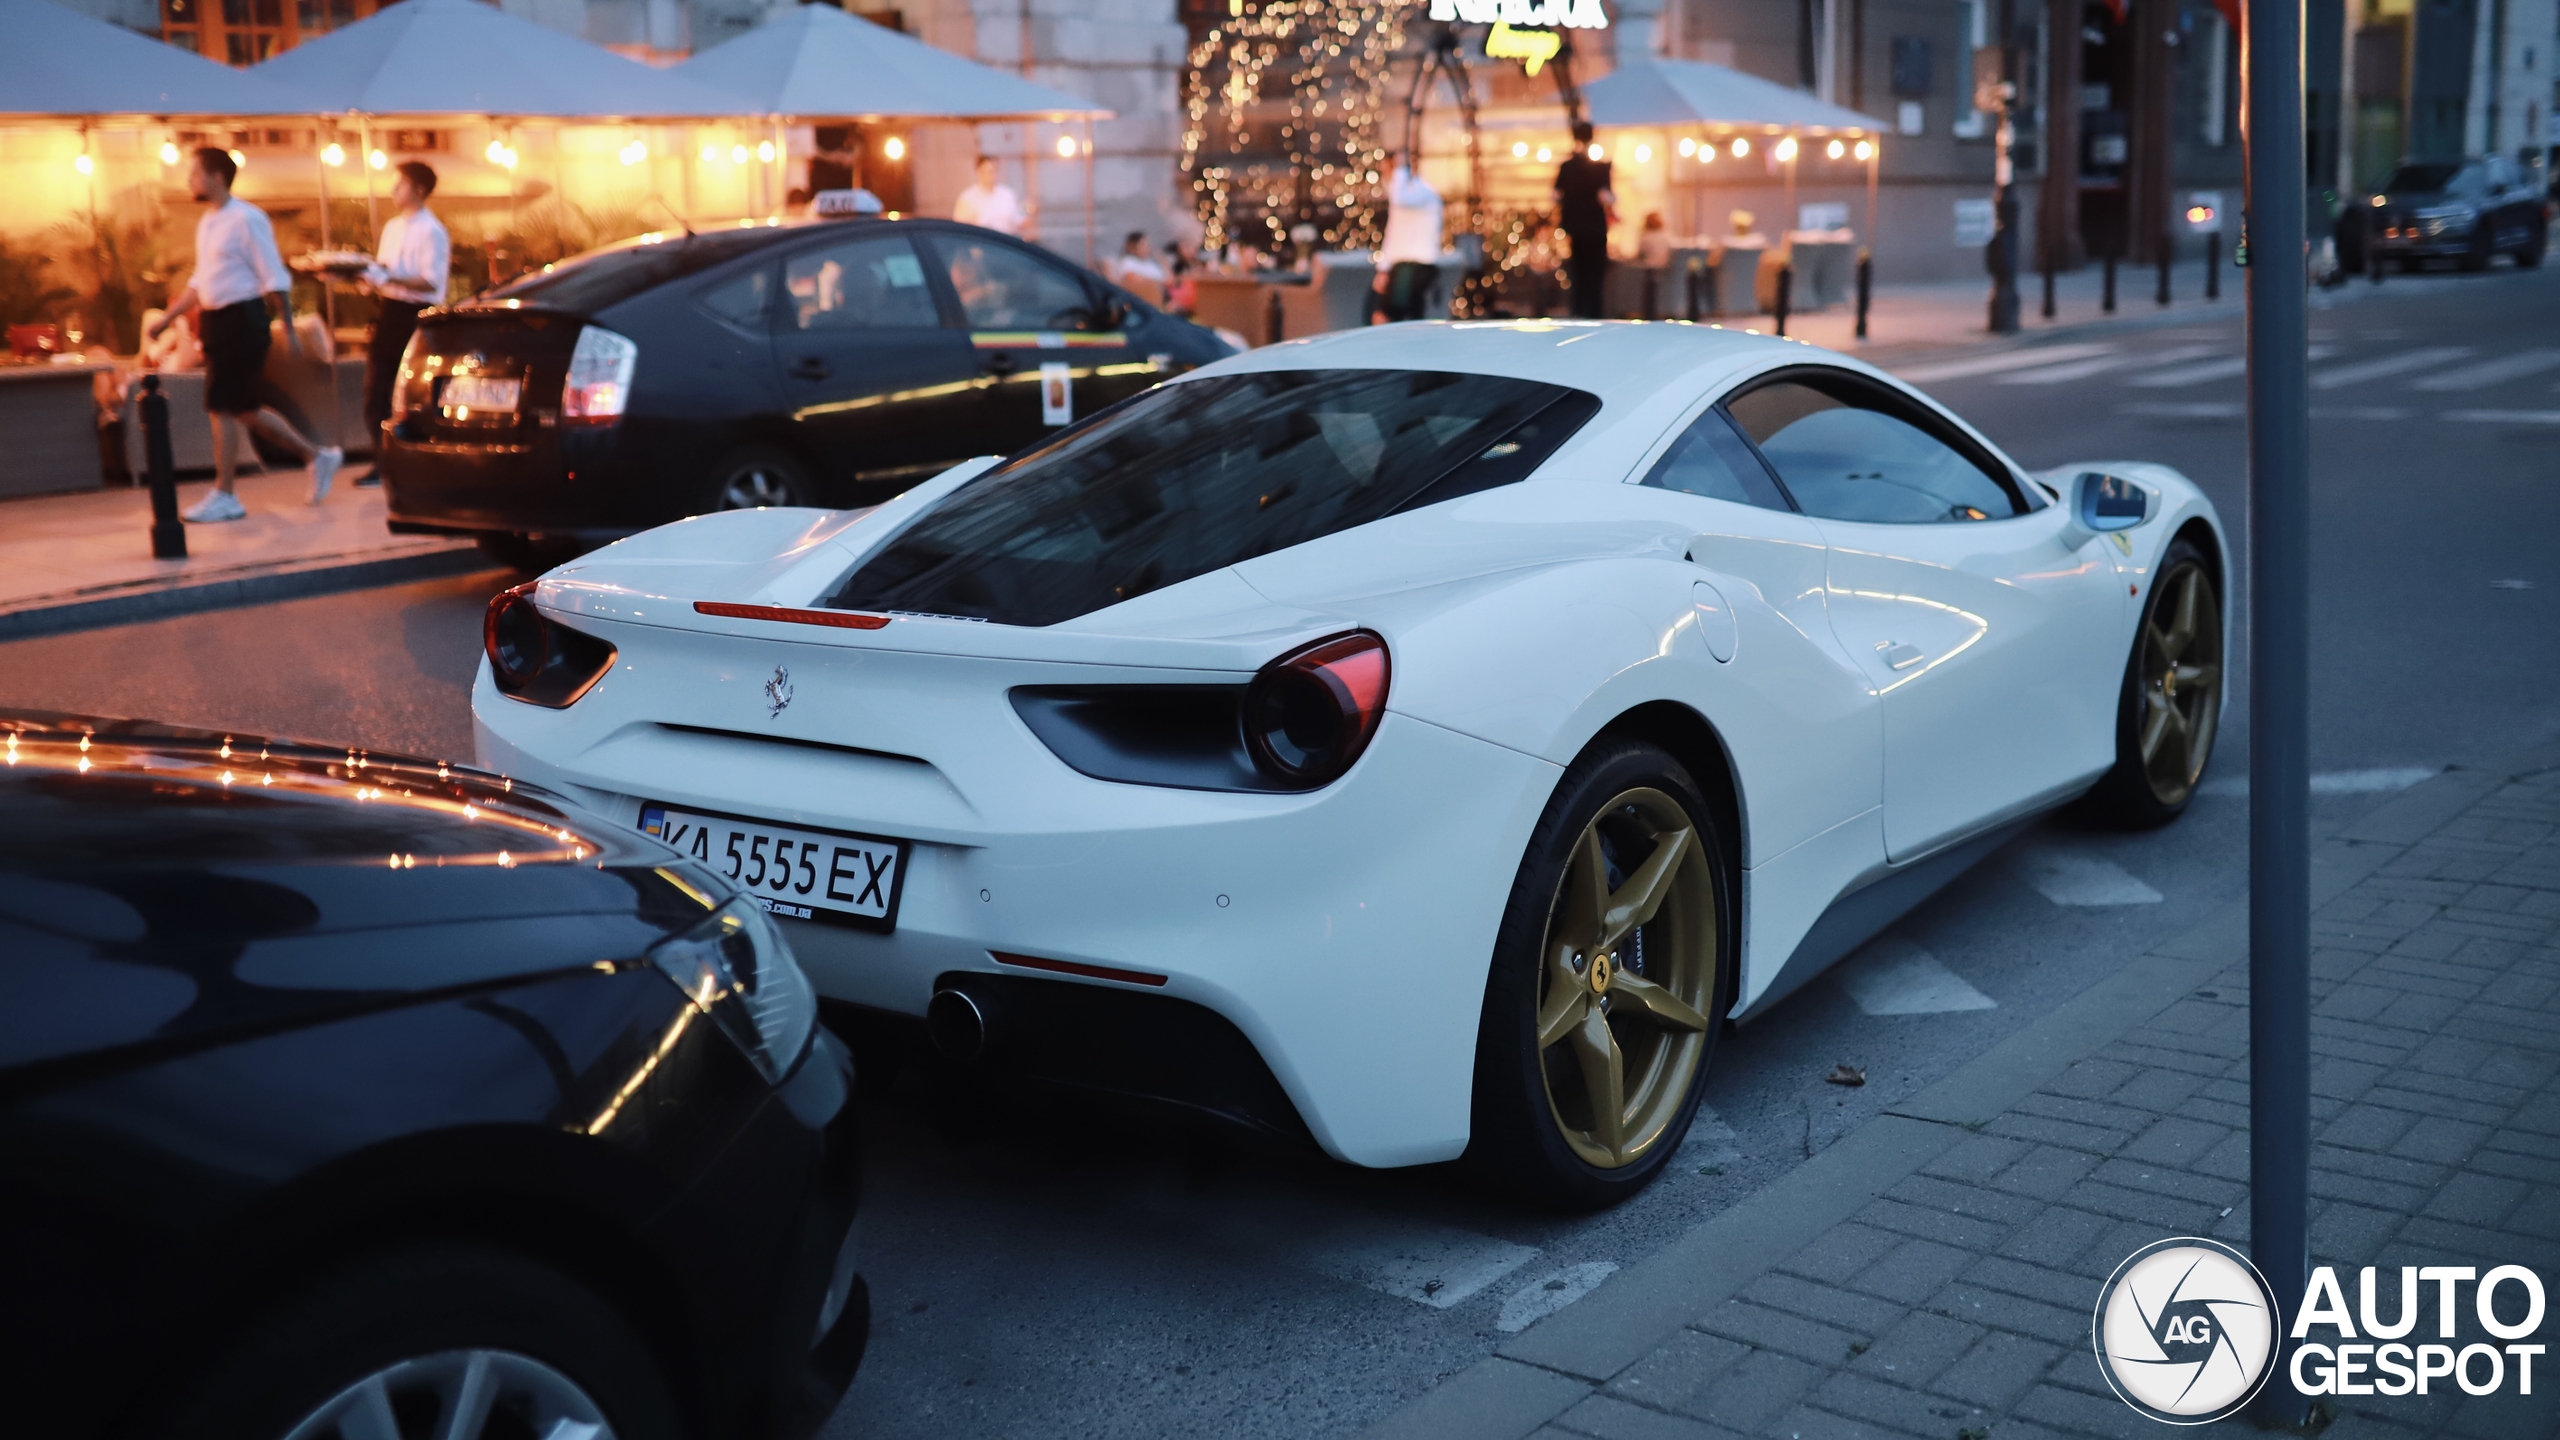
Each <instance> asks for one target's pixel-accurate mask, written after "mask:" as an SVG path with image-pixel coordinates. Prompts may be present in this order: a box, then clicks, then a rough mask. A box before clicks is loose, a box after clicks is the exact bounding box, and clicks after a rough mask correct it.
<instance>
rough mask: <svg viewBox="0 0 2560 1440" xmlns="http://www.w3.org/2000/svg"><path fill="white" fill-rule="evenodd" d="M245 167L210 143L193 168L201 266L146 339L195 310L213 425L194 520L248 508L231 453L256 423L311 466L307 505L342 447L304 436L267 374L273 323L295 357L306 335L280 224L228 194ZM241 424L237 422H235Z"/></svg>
mask: <svg viewBox="0 0 2560 1440" xmlns="http://www.w3.org/2000/svg"><path fill="white" fill-rule="evenodd" d="M239 173H240V166H239V163H238V162H237V161H234V160H233V159H232V158H231V155H230V152H228V151H225V150H221V149H217V148H215V147H214V146H211V145H207V146H205V147H203V148H201V149H199V150H197V151H196V153H195V159H194V160H192V161H191V162H189V163H188V166H187V191H188V193H189V194H191V195H193V196H195V198H196V199H197V201H199V202H200V203H202V204H203V205H204V207H205V212H204V214H203V215H202V216H201V217H199V218H198V219H197V221H196V269H195V274H193V275H191V276H189V277H188V279H187V287H186V289H185V290H184V291H182V292H181V293H180V294H179V296H178V298H177V299H176V300H175V301H174V302H172V303H171V304H170V306H169V311H168V313H167V314H165V315H163V316H161V317H160V319H159V320H158V321H157V322H155V323H154V324H153V325H152V327H151V335H150V338H152V339H154V340H156V339H158V338H160V334H161V332H162V331H164V330H167V329H168V328H169V327H170V325H172V324H174V323H176V321H177V320H178V319H179V318H180V317H182V316H186V315H195V316H197V317H198V321H197V329H198V333H199V334H200V335H201V336H202V337H203V342H204V408H205V413H206V415H207V416H209V417H210V418H211V420H212V423H213V490H212V492H211V493H209V494H207V495H206V496H205V497H204V498H203V499H202V500H199V501H197V502H196V503H195V504H194V505H193V506H190V507H189V508H188V509H187V510H186V511H185V518H186V519H188V520H191V521H194V522H196V523H198V524H209V523H212V522H215V521H221V520H237V519H239V518H241V517H242V516H244V515H246V514H248V513H249V512H248V511H247V510H245V509H243V508H241V505H240V497H239V495H238V494H236V493H235V492H234V490H233V484H234V481H233V477H232V473H231V453H232V449H233V447H234V446H235V445H236V444H237V443H238V441H237V437H238V435H239V434H240V433H241V428H245V429H247V430H254V431H256V432H258V433H260V434H263V435H265V436H266V437H267V438H268V439H270V440H273V441H275V442H276V443H278V444H280V445H283V446H284V447H286V448H287V449H290V450H294V451H297V452H299V453H300V454H301V456H302V460H303V463H305V464H307V465H309V466H310V467H311V496H310V499H311V503H312V504H314V505H317V504H319V503H320V502H321V501H323V500H325V499H327V498H328V497H329V482H330V481H331V480H334V479H336V478H337V474H338V466H339V465H340V464H342V463H344V462H345V460H346V458H347V457H346V452H345V451H343V450H341V449H339V448H338V447H337V446H335V445H322V444H319V443H317V442H315V441H312V440H309V439H306V438H305V437H304V436H303V433H302V431H301V430H299V429H297V428H296V427H295V425H294V423H293V422H292V421H290V420H288V419H286V418H285V416H284V414H283V413H282V412H283V411H285V410H292V411H295V412H297V413H299V411H300V409H301V407H300V406H297V405H295V404H294V403H293V398H292V397H291V396H289V395H287V394H285V393H284V391H283V389H282V388H281V387H279V386H278V385H277V384H276V383H275V382H274V381H273V380H270V379H268V378H267V377H266V374H265V371H264V367H265V365H266V363H267V346H268V345H269V344H270V343H271V342H270V341H269V339H268V337H267V322H268V318H269V317H270V316H273V317H277V318H280V319H282V320H283V321H284V343H285V345H286V346H287V347H288V348H290V349H291V350H292V351H293V353H294V355H295V357H296V358H300V357H301V355H302V340H301V337H300V336H297V335H296V334H294V332H293V304H292V298H293V276H292V273H291V272H290V271H288V270H286V269H285V268H284V257H283V256H282V255H280V254H278V253H277V252H276V232H275V227H274V226H273V225H270V224H269V223H267V216H266V212H265V211H263V210H260V209H259V208H258V207H257V206H255V205H252V204H250V203H249V202H248V201H246V200H242V199H239V198H238V197H236V196H234V195H233V194H232V193H231V182H232V179H233V178H234V177H236V176H237V175H238V174H239ZM235 427H241V428H235Z"/></svg>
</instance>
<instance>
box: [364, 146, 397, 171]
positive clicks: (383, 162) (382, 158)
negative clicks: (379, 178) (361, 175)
mask: <svg viewBox="0 0 2560 1440" xmlns="http://www.w3.org/2000/svg"><path fill="white" fill-rule="evenodd" d="M364 163H366V164H367V165H370V166H372V167H373V168H374V169H376V170H388V169H390V168H391V157H390V156H388V155H385V154H383V153H382V152H381V151H379V150H376V151H374V152H373V153H372V154H370V155H367V156H366V157H364Z"/></svg>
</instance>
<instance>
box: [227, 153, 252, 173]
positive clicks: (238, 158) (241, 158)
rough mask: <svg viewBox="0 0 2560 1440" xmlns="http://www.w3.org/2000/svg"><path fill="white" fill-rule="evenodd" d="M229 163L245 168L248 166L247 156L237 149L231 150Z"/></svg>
mask: <svg viewBox="0 0 2560 1440" xmlns="http://www.w3.org/2000/svg"><path fill="white" fill-rule="evenodd" d="M231 163H232V164H233V165H236V166H238V167H239V168H241V169H243V170H246V169H248V168H249V157H248V156H246V155H243V154H241V153H240V152H239V151H237V150H234V151H232V152H231Z"/></svg>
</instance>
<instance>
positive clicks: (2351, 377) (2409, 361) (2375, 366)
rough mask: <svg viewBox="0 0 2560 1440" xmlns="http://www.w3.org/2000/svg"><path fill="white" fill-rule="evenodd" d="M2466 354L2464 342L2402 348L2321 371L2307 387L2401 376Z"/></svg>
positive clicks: (2326, 387)
mask: <svg viewBox="0 0 2560 1440" xmlns="http://www.w3.org/2000/svg"><path fill="white" fill-rule="evenodd" d="M2470 353H2471V347H2470V346H2468V345H2422V346H2420V347H2419V348H2417V349H2415V350H2403V351H2401V352H2400V353H2399V354H2397V355H2385V356H2382V357H2380V358H2379V359H2374V360H2360V361H2358V362H2356V363H2355V364H2353V365H2341V366H2339V367H2338V368H2336V369H2335V370H2323V371H2321V372H2320V373H2319V374H2317V375H2314V376H2312V377H2311V388H2312V389H2314V390H2335V389H2337V388H2338V387H2339V386H2341V385H2361V384H2363V383H2364V382H2365V381H2367V380H2380V379H2382V378H2384V377H2385V376H2390V375H2405V374H2407V373H2409V372H2410V371H2412V370H2424V369H2427V368H2429V367H2431V366H2436V365H2445V364H2450V363H2452V362H2453V361H2456V360H2459V359H2461V358H2462V357H2464V356H2466V355H2468V354H2470Z"/></svg>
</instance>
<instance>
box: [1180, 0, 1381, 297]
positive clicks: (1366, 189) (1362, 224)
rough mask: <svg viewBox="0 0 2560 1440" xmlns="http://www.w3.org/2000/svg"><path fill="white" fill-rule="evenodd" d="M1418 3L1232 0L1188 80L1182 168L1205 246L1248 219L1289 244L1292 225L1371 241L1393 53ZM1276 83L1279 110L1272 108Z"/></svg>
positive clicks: (1223, 239)
mask: <svg viewBox="0 0 2560 1440" xmlns="http://www.w3.org/2000/svg"><path fill="white" fill-rule="evenodd" d="M1417 8H1418V7H1415V6H1412V5H1409V4H1403V3H1398V0H1228V3H1227V5H1226V7H1225V9H1226V12H1227V13H1226V15H1225V17H1224V18H1223V19H1221V20H1219V22H1218V23H1217V24H1216V25H1215V26H1214V27H1212V28H1211V29H1210V30H1209V31H1208V33H1207V34H1206V35H1204V36H1203V37H1202V39H1201V40H1200V43H1198V44H1197V45H1194V46H1193V47H1192V49H1191V54H1190V57H1189V65H1188V66H1187V68H1186V70H1185V79H1184V82H1183V102H1184V111H1185V117H1184V127H1183V137H1182V172H1183V174H1184V175H1185V176H1186V177H1187V178H1188V179H1189V180H1190V181H1191V189H1192V195H1193V204H1194V206H1195V207H1196V209H1197V211H1198V213H1199V216H1200V220H1201V225H1202V229H1203V232H1204V236H1203V239H1204V243H1205V244H1206V245H1208V246H1210V247H1212V248H1218V247H1223V246H1225V245H1227V244H1229V243H1230V242H1232V241H1234V240H1236V239H1238V238H1241V234H1242V232H1245V231H1259V232H1261V235H1262V237H1263V238H1264V239H1266V240H1267V241H1268V243H1270V244H1272V245H1273V246H1274V247H1275V248H1276V247H1277V246H1279V245H1281V244H1284V243H1287V244H1293V245H1294V244H1295V243H1297V241H1296V237H1294V236H1293V235H1292V234H1291V232H1292V231H1293V230H1296V229H1297V228H1298V227H1299V226H1300V225H1301V224H1305V225H1308V226H1312V227H1313V229H1314V231H1315V235H1316V239H1317V241H1318V243H1320V244H1321V245H1323V246H1325V247H1327V248H1334V247H1357V246H1363V245H1368V244H1373V243H1375V242H1376V239H1377V236H1378V232H1379V227H1380V224H1381V222H1382V221H1383V219H1384V216H1385V204H1384V198H1385V197H1384V196H1383V195H1382V194H1381V193H1380V184H1381V181H1382V180H1383V178H1384V176H1385V175H1386V173H1387V172H1388V171H1389V170H1390V169H1391V168H1392V166H1391V163H1390V160H1389V156H1388V147H1387V141H1386V137H1385V134H1384V126H1383V124H1382V121H1381V116H1382V113H1383V111H1384V108H1385V106H1384V100H1385V91H1386V85H1387V81H1388V66H1389V63H1390V62H1391V61H1392V60H1393V59H1394V57H1395V56H1396V55H1397V54H1398V53H1399V52H1401V51H1403V49H1404V46H1405V28H1404V27H1405V22H1406V20H1407V18H1408V17H1409V16H1412V15H1414V13H1415V12H1416V10H1417ZM1284 93H1285V94H1286V95H1287V96H1288V101H1287V105H1286V108H1285V113H1275V112H1280V110H1281V107H1280V106H1278V105H1277V104H1276V103H1274V101H1276V99H1277V97H1278V96H1280V95H1282V94H1284ZM1266 94H1267V95H1269V96H1271V97H1273V100H1271V101H1266V100H1263V97H1264V96H1265V95H1266ZM1257 102H1260V103H1259V104H1258V103H1257ZM1257 112H1259V113H1257ZM1266 116H1267V117H1268V118H1266ZM1274 152H1278V153H1277V155H1276V156H1275V155H1274ZM1264 157H1272V158H1264Z"/></svg>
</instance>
